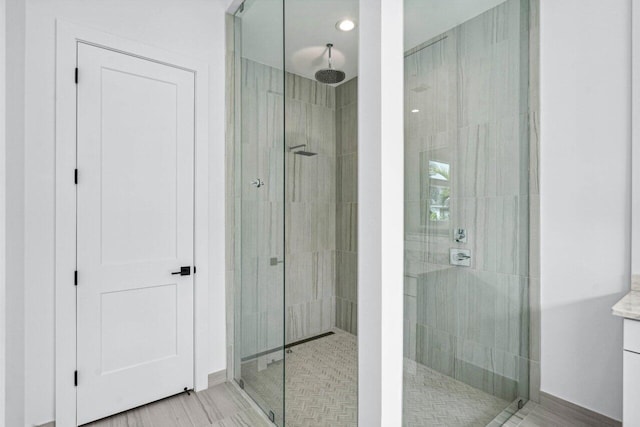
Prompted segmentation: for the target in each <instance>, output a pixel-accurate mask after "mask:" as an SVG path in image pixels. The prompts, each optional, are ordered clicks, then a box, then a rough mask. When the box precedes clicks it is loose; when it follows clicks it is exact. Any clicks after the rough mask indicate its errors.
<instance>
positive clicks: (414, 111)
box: [411, 108, 420, 113]
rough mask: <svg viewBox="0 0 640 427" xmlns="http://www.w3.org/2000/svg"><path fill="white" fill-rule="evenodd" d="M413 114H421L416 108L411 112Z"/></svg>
mask: <svg viewBox="0 0 640 427" xmlns="http://www.w3.org/2000/svg"><path fill="white" fill-rule="evenodd" d="M411 112H412V113H419V112H420V110H418V109H417V108H414V109H413V110H411Z"/></svg>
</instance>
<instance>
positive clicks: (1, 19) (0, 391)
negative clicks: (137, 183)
mask: <svg viewBox="0 0 640 427" xmlns="http://www.w3.org/2000/svg"><path fill="white" fill-rule="evenodd" d="M6 7H7V4H6V1H5V0H0V35H1V37H2V39H1V41H0V242H4V241H5V224H6V223H5V184H6V179H5V159H6V157H5V114H6V111H7V109H6V98H5V86H6V80H5V79H6V77H5V56H6V19H7V14H6ZM5 274H6V273H5V245H2V244H0V426H4V422H5V409H4V405H5V401H4V399H5V351H6V348H5V339H6V338H5V337H6V335H5V320H6V319H5V314H4V313H6V311H5V310H6V301H5Z"/></svg>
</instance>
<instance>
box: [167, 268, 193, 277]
mask: <svg viewBox="0 0 640 427" xmlns="http://www.w3.org/2000/svg"><path fill="white" fill-rule="evenodd" d="M171 274H179V275H181V276H191V267H190V266H187V267H180V271H174V272H173V273H171Z"/></svg>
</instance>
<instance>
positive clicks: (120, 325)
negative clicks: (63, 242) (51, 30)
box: [77, 43, 195, 424]
mask: <svg viewBox="0 0 640 427" xmlns="http://www.w3.org/2000/svg"><path fill="white" fill-rule="evenodd" d="M78 68H79V82H78V92H77V96H78V98H77V99H78V104H77V108H78V111H77V117H78V119H77V120H78V121H77V126H78V129H77V132H78V134H77V135H78V140H77V164H78V185H77V198H78V200H77V206H78V208H77V251H78V252H77V271H78V273H77V274H78V285H77V352H78V354H77V366H78V388H77V408H78V414H77V420H78V424H84V423H87V422H89V421H93V420H96V419H99V418H103V417H105V416H108V415H112V414H114V413H118V412H122V411H124V410H127V409H130V408H133V407H136V406H140V405H143V404H146V403H149V402H152V401H155V400H158V399H161V398H164V397H167V396H170V395H174V394H177V393H179V392H181V391H182V390H184V389H185V388H188V389H192V388H193V381H194V372H193V276H192V275H177V274H172V273H174V272H177V271H180V268H181V267H183V266H189V267H190V269H191V272H193V239H194V231H193V230H194V229H193V216H194V96H195V95H194V75H193V73H192V72H189V71H186V70H182V69H179V68H176V67H172V66H168V65H164V64H160V63H156V62H153V61H149V60H145V59H141V58H137V57H133V56H130V55H126V54H122V53H118V52H114V51H111V50H107V49H103V48H99V47H95V46H91V45H87V44H83V43H79V44H78ZM185 272H186V271H185Z"/></svg>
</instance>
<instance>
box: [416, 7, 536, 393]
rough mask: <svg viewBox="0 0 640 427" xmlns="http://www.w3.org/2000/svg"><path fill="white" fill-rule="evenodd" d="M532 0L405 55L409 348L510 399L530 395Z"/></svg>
mask: <svg viewBox="0 0 640 427" xmlns="http://www.w3.org/2000/svg"><path fill="white" fill-rule="evenodd" d="M527 4H528V3H527V0H508V1H507V2H505V3H503V4H501V5H500V6H498V7H496V8H494V9H492V10H490V11H488V12H486V13H483V14H482V15H480V16H478V17H476V18H474V19H472V20H470V21H468V22H466V23H464V24H462V25H460V26H458V27H456V28H454V29H452V30H450V31H448V32H447V33H445V34H443V35H441V36H439V37H437V38H435V39H433V40H431V41H429V42H427V43H424V44H423V45H421V46H418V47H417V48H415V49H412V50H411V51H409V52H408V54H407V56H406V58H405V100H406V105H405V109H406V121H405V158H406V161H405V174H406V179H405V275H406V277H405V337H404V338H405V356H406V357H408V358H410V359H413V360H416V361H417V362H418V363H422V364H425V365H427V366H429V367H431V368H432V369H435V370H437V371H440V372H442V373H444V374H446V375H450V376H452V377H454V378H456V379H458V380H461V381H463V382H465V383H467V384H469V385H472V386H474V387H477V388H479V389H482V390H485V391H487V392H489V393H492V394H494V395H496V396H499V397H501V398H504V399H508V400H512V399H514V398H516V397H517V396H523V397H527V396H528V394H529V389H528V377H529V360H528V355H529V346H530V337H529V298H530V289H529V251H530V244H531V243H530V240H529V223H530V221H529V215H530V212H529V209H530V208H529V205H530V199H529V191H530V184H529V176H528V169H529V157H530V152H529V144H528V143H527V140H528V137H529V135H528V133H529V120H530V114H529V105H528V97H529V96H528V89H529V76H528V74H529V68H528V67H529V65H528V61H529V52H528V50H529V49H528V41H529V38H528V25H529V19H528V6H527ZM416 110H417V111H416ZM443 165H448V170H447V169H446V167H445V166H443ZM434 168H436V169H437V170H438V171H439V172H438V173H434V172H433V170H435V169H434ZM430 169H432V171H430ZM432 176H435V178H433V177H432ZM434 193H438V194H440V195H441V196H440V197H442V199H443V200H442V201H440V202H439V203H436V202H435V199H434ZM432 200H433V201H432ZM440 205H442V206H445V208H442V207H438V206H440ZM434 206H435V208H433V207H434ZM434 209H435V210H436V211H437V210H438V209H440V212H446V211H447V210H448V217H447V214H446V213H441V214H440V215H438V214H436V213H434ZM454 228H463V229H466V230H467V234H468V237H467V239H468V240H467V242H466V243H456V242H455V241H454V239H453V229H454ZM450 248H461V249H470V250H471V257H472V258H471V268H463V267H453V266H451V265H450V264H449V249H450Z"/></svg>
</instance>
